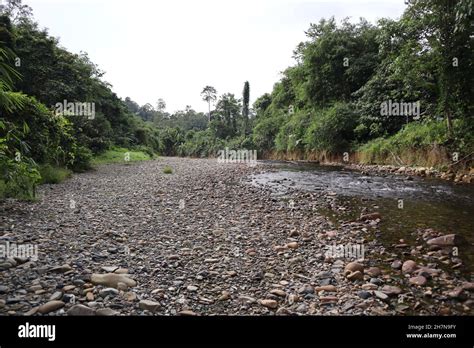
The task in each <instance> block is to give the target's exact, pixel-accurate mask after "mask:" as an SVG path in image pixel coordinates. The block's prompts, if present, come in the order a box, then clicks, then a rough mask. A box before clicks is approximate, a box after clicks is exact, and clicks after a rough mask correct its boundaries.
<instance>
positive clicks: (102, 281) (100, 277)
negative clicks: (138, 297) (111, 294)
mask: <svg viewBox="0 0 474 348" xmlns="http://www.w3.org/2000/svg"><path fill="white" fill-rule="evenodd" d="M91 282H92V283H93V284H95V285H104V286H107V287H111V288H117V285H118V283H124V284H127V286H128V287H130V288H133V287H135V286H136V285H137V283H136V282H135V280H133V279H131V278H129V277H128V276H126V275H125V274H115V273H107V274H93V275H92V276H91Z"/></svg>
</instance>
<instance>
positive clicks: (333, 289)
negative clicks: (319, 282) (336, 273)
mask: <svg viewBox="0 0 474 348" xmlns="http://www.w3.org/2000/svg"><path fill="white" fill-rule="evenodd" d="M314 290H315V291H316V292H320V291H326V292H337V288H336V287H335V286H334V285H324V286H318V287H316V288H315V289H314Z"/></svg>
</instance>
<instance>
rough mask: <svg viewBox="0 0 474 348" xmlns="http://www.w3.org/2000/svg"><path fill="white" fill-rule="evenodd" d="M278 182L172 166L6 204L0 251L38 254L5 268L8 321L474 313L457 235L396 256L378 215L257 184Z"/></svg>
mask: <svg viewBox="0 0 474 348" xmlns="http://www.w3.org/2000/svg"><path fill="white" fill-rule="evenodd" d="M166 166H170V167H172V168H173V171H174V172H173V174H164V173H163V169H164V168H165V167H166ZM272 170H274V168H273V167H272V165H271V164H260V165H258V166H256V167H249V166H246V165H243V164H221V163H218V162H217V161H216V160H205V159H199V160H198V159H178V158H163V159H160V160H157V161H150V162H143V163H136V164H132V165H118V164H117V165H106V166H102V167H100V168H99V169H98V170H97V171H94V172H89V173H85V174H79V175H75V176H74V177H73V178H72V179H70V180H68V181H66V182H64V183H62V184H59V185H52V186H49V185H46V186H42V187H41V189H40V199H39V200H38V201H37V202H32V203H31V202H30V203H28V202H16V201H5V202H1V203H0V244H3V245H6V244H8V245H9V246H10V247H11V248H12V247H13V246H15V245H16V246H20V245H31V246H34V247H36V248H37V251H38V254H37V255H36V256H37V257H21V256H17V257H10V258H0V315H105V316H109V315H274V314H278V315H403V314H420V315H424V314H442V315H454V314H459V315H472V314H474V312H473V306H472V304H473V295H472V291H473V290H474V284H473V283H470V282H469V280H470V279H468V278H469V277H468V276H466V274H465V273H463V272H461V271H460V270H462V268H463V264H462V261H461V260H460V259H458V258H457V257H456V256H453V255H452V253H451V250H452V249H453V247H454V246H455V245H457V244H458V243H460V242H463V241H460V240H459V238H458V237H457V236H444V237H443V235H442V233H440V232H438V231H434V230H423V231H420V232H419V235H418V236H415V237H414V242H413V244H411V243H412V242H407V241H405V240H400V241H399V243H398V245H395V246H393V248H390V249H388V248H387V246H384V245H383V244H382V243H381V242H380V240H379V239H378V238H377V233H378V232H379V227H378V226H379V224H380V221H382V220H383V219H384V217H383V216H381V215H380V213H378V212H377V211H376V209H375V207H373V206H370V205H369V206H368V207H367V211H366V212H365V214H364V215H363V216H360V217H359V218H358V219H355V220H354V219H352V220H345V219H344V218H343V216H345V213H347V212H348V211H350V210H351V209H352V208H353V207H352V206H351V204H350V202H346V203H344V202H342V203H341V202H340V201H339V200H337V199H336V198H337V197H336V194H335V193H334V192H331V191H327V190H321V191H319V192H306V191H304V190H299V189H297V188H294V189H290V190H287V192H285V194H284V195H275V192H274V191H273V190H272V188H271V187H269V186H268V185H264V184H263V185H259V184H255V183H254V182H253V181H252V175H255V174H258V173H262V172H268V171H272ZM290 186H291V185H290ZM322 209H325V210H331V211H333V212H334V213H335V214H336V215H338V216H341V218H340V219H339V220H340V221H339V222H338V223H335V222H334V221H332V220H331V219H329V218H328V217H326V216H325V215H323V214H321V213H320V211H321V210H322ZM439 237H442V238H439ZM341 245H343V246H363V247H364V249H363V250H364V255H363V258H360V259H359V260H357V256H360V255H356V256H354V257H353V258H350V257H347V255H346V254H344V257H341V256H340V255H338V254H337V252H340V251H341V250H340V249H339V246H341ZM331 246H332V247H333V248H332V249H330V247H331ZM328 250H329V251H332V254H330V253H328ZM334 251H336V253H334ZM346 251H347V250H346ZM358 251H360V249H359V250H358ZM7 256H8V255H7ZM10 256H11V255H10ZM0 257H1V255H0Z"/></svg>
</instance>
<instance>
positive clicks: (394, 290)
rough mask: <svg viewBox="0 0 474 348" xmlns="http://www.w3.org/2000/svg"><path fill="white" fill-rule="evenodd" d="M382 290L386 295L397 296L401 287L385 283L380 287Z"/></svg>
mask: <svg viewBox="0 0 474 348" xmlns="http://www.w3.org/2000/svg"><path fill="white" fill-rule="evenodd" d="M382 292H383V293H384V294H385V295H387V296H397V295H400V294H401V293H402V289H400V288H399V287H398V286H391V285H385V286H384V287H383V288H382Z"/></svg>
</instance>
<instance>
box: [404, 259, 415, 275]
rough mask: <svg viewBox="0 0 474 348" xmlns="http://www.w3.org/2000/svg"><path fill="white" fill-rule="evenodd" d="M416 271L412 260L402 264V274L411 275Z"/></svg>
mask: <svg viewBox="0 0 474 348" xmlns="http://www.w3.org/2000/svg"><path fill="white" fill-rule="evenodd" d="M415 269H416V262H415V261H413V260H408V261H405V262H404V263H403V266H402V272H403V273H413V272H414V271H415Z"/></svg>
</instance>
